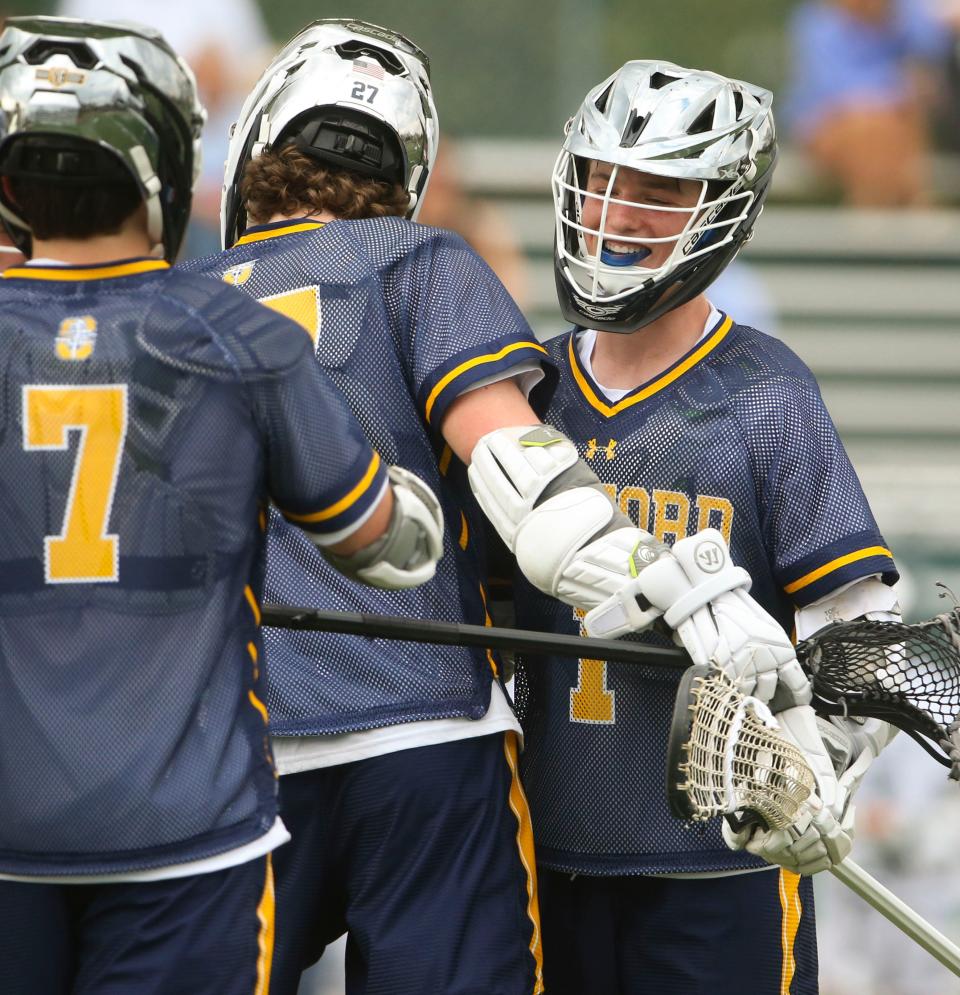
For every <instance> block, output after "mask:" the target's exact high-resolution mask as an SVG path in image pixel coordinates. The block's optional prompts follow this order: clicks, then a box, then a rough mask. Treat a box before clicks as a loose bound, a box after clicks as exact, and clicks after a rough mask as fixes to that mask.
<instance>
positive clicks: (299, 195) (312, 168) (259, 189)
mask: <svg viewBox="0 0 960 995" xmlns="http://www.w3.org/2000/svg"><path fill="white" fill-rule="evenodd" d="M240 196H241V197H242V198H243V201H244V204H245V206H246V211H247V218H248V219H249V220H250V221H251V222H252V223H253V224H264V223H266V222H267V221H269V220H270V219H271V218H272V217H273V216H274V215H277V214H282V215H284V216H285V217H293V216H295V215H297V214H300V213H303V214H312V213H315V212H321V211H327V212H329V213H330V214H332V215H334V217H337V218H342V219H344V220H351V219H354V218H382V217H386V216H389V215H396V216H399V217H403V216H404V215H405V214H406V213H407V208H408V207H409V205H410V195H409V194H408V193H407V191H406V190H404V188H403V186H402V185H401V184H399V183H387V182H386V181H384V180H374V179H370V178H368V177H366V176H360V175H359V174H357V173H351V172H347V171H345V170H340V169H329V168H327V167H326V166H323V165H321V164H320V163H318V162H317V161H316V160H315V159H311V158H310V157H309V156H308V155H304V153H303V152H301V151H300V150H299V149H298V148H297V147H296V146H295V145H284V146H281V147H280V148H279V149H270V150H269V151H266V152H264V153H262V154H261V155H260V156H258V157H257V158H256V159H251V161H250V162H248V163H247V166H246V169H245V170H244V172H243V179H242V180H241V182H240Z"/></svg>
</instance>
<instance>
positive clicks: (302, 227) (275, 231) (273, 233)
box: [233, 221, 326, 245]
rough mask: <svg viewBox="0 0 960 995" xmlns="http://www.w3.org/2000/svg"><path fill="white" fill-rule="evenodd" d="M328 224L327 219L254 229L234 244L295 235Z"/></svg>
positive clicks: (247, 243)
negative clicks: (267, 228)
mask: <svg viewBox="0 0 960 995" xmlns="http://www.w3.org/2000/svg"><path fill="white" fill-rule="evenodd" d="M325 224H326V222H325V221H302V222H301V223H300V224H298V225H288V226H286V227H283V228H271V229H270V231H252V232H250V233H248V234H247V235H241V236H240V237H239V238H238V239H237V240H236V242H234V243H233V244H234V245H250V244H251V243H253V242H264V241H266V240H267V239H268V238H277V237H278V236H280V235H293V234H295V233H296V232H300V231H316V229H317V228H322V227H323V226H324V225H325Z"/></svg>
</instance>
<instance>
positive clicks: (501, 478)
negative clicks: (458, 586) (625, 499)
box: [441, 378, 667, 621]
mask: <svg viewBox="0 0 960 995" xmlns="http://www.w3.org/2000/svg"><path fill="white" fill-rule="evenodd" d="M441 433H442V435H443V437H444V439H445V440H446V442H447V443H448V445H449V446H450V448H451V449H452V450H453V451H454V452H455V453H456V454H457V456H459V457H460V459H461V460H463V461H464V462H465V463H467V464H469V470H468V476H469V480H470V486H471V488H472V489H473V493H474V495H475V496H476V498H477V501H478V503H479V504H480V507H481V508H482V509H483V511H484V514H485V515H486V516H487V518H488V519H489V520H490V522H491V524H492V525H493V527H494V528H495V529H496V531H497V533H498V534H499V536H500V537H501V539H503V541H504V542H505V543H506V545H507V548H508V549H509V550H510V552H511V553H512V554H513V555H514V556H515V557H516V560H517V564H518V566H519V567H520V569H521V570H522V571H523V573H524V575H525V576H526V577H527V579H528V580H529V581H530V582H531V583H532V584H533V585H535V586H536V587H537V588H539V589H540V590H541V591H544V592H545V593H547V594H550V595H552V596H553V597H556V598H559V599H560V600H561V601H566V602H567V603H568V604H572V605H575V606H576V607H578V608H583V609H588V608H591V607H593V606H594V605H596V604H599V603H600V602H601V601H603V600H604V599H605V598H607V597H608V596H609V595H610V594H612V593H613V592H614V591H616V590H617V589H618V588H620V587H621V586H622V585H623V583H624V582H625V581H626V580H627V579H628V578H629V577H630V576H631V573H632V572H634V571H635V570H636V569H637V567H636V563H637V562H641V563H642V562H645V561H649V560H653V559H656V557H658V556H660V555H666V553H667V551H666V547H665V546H663V545H662V544H661V543H658V542H656V541H655V540H654V539H653V537H652V536H651V535H650V534H649V533H647V532H644V531H643V530H642V529H638V528H637V527H636V526H634V525H633V524H632V523H631V521H630V520H629V519H628V518H627V517H626V516H625V515H624V514H623V513H622V512H621V511H620V510H619V508H617V507H616V505H615V504H614V503H613V501H611V499H610V497H609V495H608V494H607V492H606V491H605V489H604V488H603V485H602V484H601V483H600V481H599V479H598V478H597V475H596V474H595V473H594V472H593V470H591V469H590V467H589V466H587V464H586V463H585V462H584V461H583V460H582V459H580V458H579V457H578V455H577V451H576V447H575V446H574V444H573V443H572V442H571V441H570V440H569V439H568V438H567V437H566V436H564V435H563V434H562V433H560V432H558V431H556V430H555V429H553V428H551V427H549V426H546V425H543V424H542V423H541V421H540V419H539V418H538V417H537V415H536V413H535V412H534V411H533V409H532V408H531V407H530V405H529V403H528V402H527V399H526V398H525V397H524V395H523V392H522V391H521V390H520V388H519V386H518V385H517V383H516V379H515V378H510V379H505V380H499V381H497V382H495V383H492V384H488V385H487V386H483V387H478V388H476V389H475V390H468V391H465V392H464V393H463V394H461V395H460V396H459V397H457V399H456V400H455V401H453V402H452V403H451V404H450V407H449V409H448V411H447V414H446V416H445V418H444V420H443V422H442V423H441ZM655 617H656V616H651V621H652V619H653V618H655Z"/></svg>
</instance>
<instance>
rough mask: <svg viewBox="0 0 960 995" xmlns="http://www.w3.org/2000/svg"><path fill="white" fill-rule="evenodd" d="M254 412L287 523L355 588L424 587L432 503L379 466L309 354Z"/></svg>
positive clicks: (436, 507)
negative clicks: (362, 585)
mask: <svg viewBox="0 0 960 995" xmlns="http://www.w3.org/2000/svg"><path fill="white" fill-rule="evenodd" d="M286 334H287V335H291V334H302V333H300V332H299V329H298V330H297V331H296V332H291V331H286ZM304 341H305V342H306V341H308V340H304ZM257 402H258V403H257V406H258V410H259V412H260V418H261V421H262V423H263V424H264V426H265V429H266V434H267V439H268V445H267V481H268V491H269V494H270V497H271V499H272V500H273V501H274V503H275V505H276V506H277V509H278V510H279V511H280V513H281V514H282V515H283V516H284V518H286V519H287V520H288V521H289V522H291V523H292V524H294V525H297V526H299V527H300V528H301V529H303V531H304V532H305V533H306V534H307V536H308V537H309V538H310V539H311V541H312V542H313V543H314V544H315V545H316V546H317V547H318V548H319V549H320V551H321V552H322V553H323V555H324V556H325V557H326V559H327V560H329V561H330V563H331V564H332V565H333V566H334V567H336V569H338V570H339V571H340V572H341V573H343V574H345V575H346V576H348V577H351V578H352V579H354V580H358V581H362V582H363V583H367V584H372V585H373V586H376V587H385V588H407V587H414V586H416V585H418V584H422V583H424V582H425V581H428V580H430V578H432V577H433V575H434V573H435V571H436V564H437V561H438V560H439V559H440V557H441V556H442V555H443V516H442V513H441V510H440V504H439V502H438V500H437V498H436V495H434V493H433V491H431V490H430V488H429V487H428V486H427V485H426V484H425V483H424V482H423V481H422V480H420V479H419V478H418V477H417V476H416V475H415V474H413V473H410V471H408V470H405V469H403V468H402V467H396V466H391V467H385V466H384V465H383V464H382V462H381V460H380V457H379V456H378V455H377V454H376V453H374V451H373V450H372V449H371V447H370V444H369V443H368V442H367V440H366V438H365V437H364V435H363V431H362V429H361V427H360V424H359V423H358V422H357V420H356V418H355V417H354V415H353V413H352V412H351V411H350V409H349V407H348V406H347V403H346V401H345V399H344V398H343V395H342V394H341V393H340V392H339V391H338V390H337V388H336V386H335V385H334V384H333V382H332V381H331V380H330V378H329V377H328V376H327V375H326V374H325V373H323V372H322V371H321V370H320V368H319V367H318V366H317V364H316V363H315V362H314V361H313V357H312V355H311V354H310V350H309V348H307V347H306V346H305V347H304V349H303V351H302V355H300V356H299V357H298V358H297V361H295V362H294V363H292V364H291V365H290V366H289V367H288V368H287V369H285V370H284V371H283V373H282V374H281V375H279V376H271V377H269V378H266V379H264V380H261V381H260V382H259V383H258V385H257Z"/></svg>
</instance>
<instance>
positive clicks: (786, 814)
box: [667, 667, 816, 829]
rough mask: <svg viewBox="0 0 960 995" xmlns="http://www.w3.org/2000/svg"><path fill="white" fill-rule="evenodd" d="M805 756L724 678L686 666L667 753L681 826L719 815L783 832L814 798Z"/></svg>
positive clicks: (753, 700)
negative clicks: (687, 668) (684, 823)
mask: <svg viewBox="0 0 960 995" xmlns="http://www.w3.org/2000/svg"><path fill="white" fill-rule="evenodd" d="M815 787H816V782H815V780H814V776H813V772H812V771H811V769H810V766H809V765H808V764H807V762H806V759H805V758H804V755H803V753H802V752H801V751H800V750H799V749H798V748H797V747H796V746H794V745H793V743H791V742H790V741H789V740H787V739H786V738H784V736H783V735H782V734H781V733H780V731H779V727H778V725H777V722H776V719H774V717H773V715H772V714H771V713H770V710H769V709H768V708H767V707H766V705H764V704H763V703H762V702H760V701H758V700H757V699H756V698H750V697H746V696H745V695H743V694H741V693H740V692H739V691H738V690H737V688H736V687H735V685H734V684H733V682H732V681H731V680H730V678H729V677H727V675H726V674H725V673H724V672H723V671H720V670H712V669H709V668H707V667H690V668H689V670H687V671H686V672H685V673H684V675H683V677H682V678H681V681H680V686H679V688H678V690H677V698H676V703H675V705H674V710H673V723H672V725H671V728H670V739H669V746H668V754H667V799H668V801H669V803H670V810H671V811H672V812H673V814H674V815H675V816H677V817H678V818H681V819H694V820H697V821H701V820H704V819H711V818H713V817H714V816H717V815H726V816H734V815H736V816H737V820H736V821H737V822H738V823H739V824H741V825H742V824H744V823H746V822H759V823H761V824H763V825H764V826H766V827H767V828H768V829H785V828H786V827H787V826H790V825H792V824H793V823H794V821H795V820H796V818H797V816H798V815H799V813H800V809H801V807H802V806H803V804H804V803H805V802H806V800H807V799H808V798H809V797H810V795H811V794H812V793H813V792H814V791H815Z"/></svg>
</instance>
